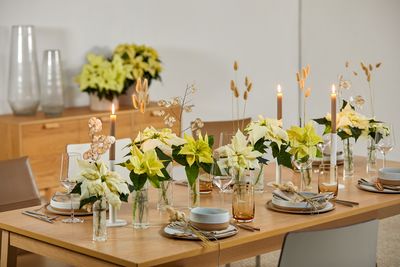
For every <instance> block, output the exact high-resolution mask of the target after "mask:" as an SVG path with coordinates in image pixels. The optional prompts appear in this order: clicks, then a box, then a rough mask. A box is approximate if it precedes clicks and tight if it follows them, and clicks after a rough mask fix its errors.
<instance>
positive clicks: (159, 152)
mask: <svg viewBox="0 0 400 267" xmlns="http://www.w3.org/2000/svg"><path fill="white" fill-rule="evenodd" d="M155 150H156V153H157V157H158V159H159V160H162V161H164V162H167V163H169V162H171V161H172V158H171V157H170V156H168V155H167V154H165V153H164V152H163V151H162V150H161V149H159V148H158V147H156V148H155ZM167 165H168V164H167Z"/></svg>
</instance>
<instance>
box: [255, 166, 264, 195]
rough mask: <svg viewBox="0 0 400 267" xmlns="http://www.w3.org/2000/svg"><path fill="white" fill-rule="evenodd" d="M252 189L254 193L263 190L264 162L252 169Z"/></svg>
mask: <svg viewBox="0 0 400 267" xmlns="http://www.w3.org/2000/svg"><path fill="white" fill-rule="evenodd" d="M253 175H254V191H255V192H256V193H262V192H264V164H262V163H260V169H256V170H254V173H253Z"/></svg>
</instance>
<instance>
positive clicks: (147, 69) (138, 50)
mask: <svg viewBox="0 0 400 267" xmlns="http://www.w3.org/2000/svg"><path fill="white" fill-rule="evenodd" d="M113 55H114V56H120V57H121V59H122V61H123V64H124V66H129V68H130V72H129V74H130V76H129V77H127V80H126V83H125V85H124V90H126V91H127V94H126V96H124V95H123V96H121V97H120V101H121V103H123V104H131V102H130V101H131V95H132V94H134V93H135V91H134V85H135V83H136V81H138V80H139V79H142V80H144V79H146V80H147V81H148V86H149V87H150V85H151V83H152V81H153V80H158V81H161V76H160V73H161V72H162V70H163V67H162V63H161V60H160V57H159V55H158V52H157V50H155V49H154V48H153V47H150V46H146V45H137V44H120V45H118V46H117V47H116V48H115V49H114V52H113Z"/></svg>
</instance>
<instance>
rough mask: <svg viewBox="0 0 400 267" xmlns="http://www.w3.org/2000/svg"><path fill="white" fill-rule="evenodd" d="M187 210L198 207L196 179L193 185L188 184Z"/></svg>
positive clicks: (197, 180) (198, 193) (198, 190)
mask: <svg viewBox="0 0 400 267" xmlns="http://www.w3.org/2000/svg"><path fill="white" fill-rule="evenodd" d="M188 189H189V209H192V208H196V207H199V206H200V181H199V178H196V180H195V181H194V183H193V184H190V183H189V186H188Z"/></svg>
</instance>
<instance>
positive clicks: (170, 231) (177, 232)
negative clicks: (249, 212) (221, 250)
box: [163, 224, 239, 241]
mask: <svg viewBox="0 0 400 267" xmlns="http://www.w3.org/2000/svg"><path fill="white" fill-rule="evenodd" d="M163 232H164V234H165V235H166V236H167V237H172V238H178V239H186V240H200V239H199V238H198V237H197V236H196V235H195V234H193V233H192V232H190V231H186V232H185V231H184V230H183V229H180V228H177V227H172V226H171V225H170V224H169V225H167V226H165V227H164V229H163ZM238 232H239V230H238V229H237V228H236V227H235V226H234V225H231V224H230V225H229V226H228V228H226V229H225V230H221V231H213V232H203V233H204V234H205V235H207V233H211V234H212V235H213V237H215V238H217V239H221V238H226V237H230V236H234V235H236V234H237V233H238ZM209 239H210V241H213V239H212V238H209Z"/></svg>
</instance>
